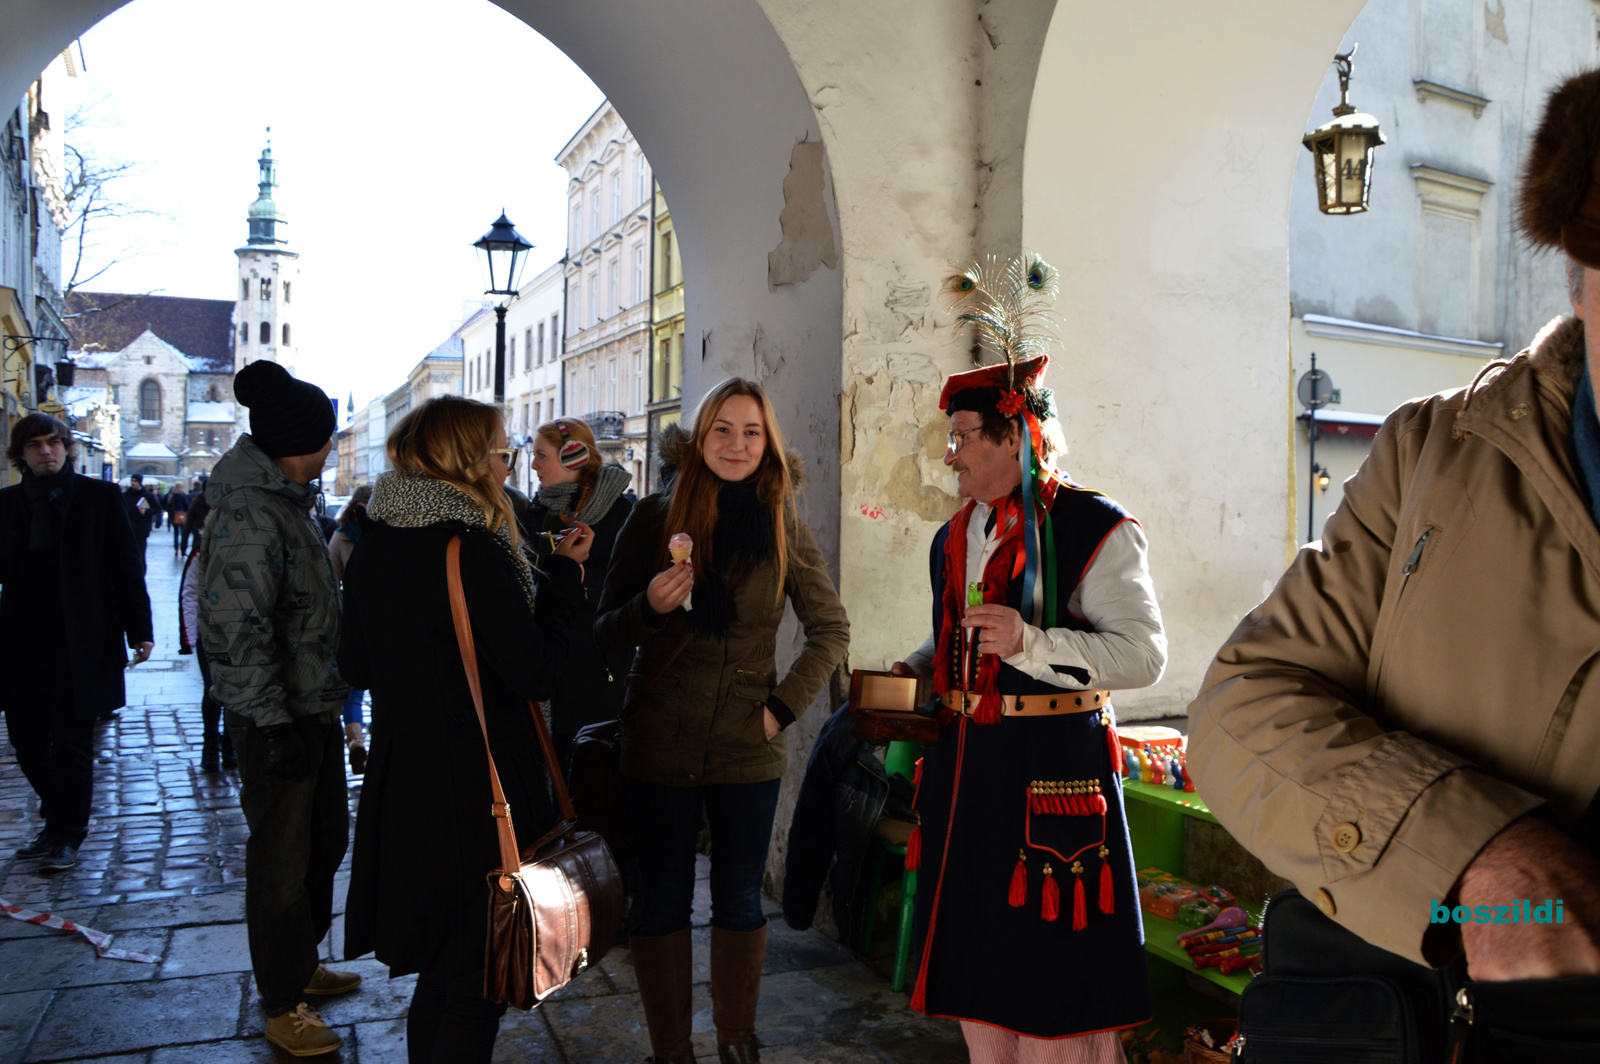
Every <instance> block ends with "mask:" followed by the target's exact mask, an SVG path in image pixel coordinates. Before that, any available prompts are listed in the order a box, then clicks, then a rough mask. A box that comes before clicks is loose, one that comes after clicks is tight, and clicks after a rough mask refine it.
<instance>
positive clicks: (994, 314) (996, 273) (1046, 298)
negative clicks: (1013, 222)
mask: <svg viewBox="0 0 1600 1064" xmlns="http://www.w3.org/2000/svg"><path fill="white" fill-rule="evenodd" d="M941 290H942V292H943V294H944V296H945V298H946V299H947V300H949V303H950V309H951V311H952V312H953V313H954V314H955V316H956V320H957V321H964V322H970V323H971V324H972V326H973V328H974V329H975V330H976V331H977V334H978V340H979V342H980V343H982V344H983V345H984V346H986V347H988V348H989V349H990V350H991V351H993V352H994V353H995V354H997V355H1000V356H1001V357H1002V358H1004V359H1005V360H1006V362H1007V363H1009V364H1010V365H1012V366H1015V365H1016V364H1017V363H1018V362H1023V361H1026V360H1028V359H1030V358H1033V357H1035V356H1037V355H1041V354H1044V353H1045V351H1046V350H1047V349H1048V348H1049V346H1050V344H1051V342H1052V341H1053V340H1054V339H1055V338H1056V336H1055V320H1054V316H1053V314H1052V311H1051V308H1052V305H1053V304H1054V302H1055V298H1056V295H1057V294H1058V292H1059V291H1060V287H1059V284H1058V277H1057V274H1056V270H1055V267H1053V266H1051V265H1050V264H1049V263H1047V262H1045V261H1044V260H1043V259H1041V258H1039V256H1037V255H1032V254H1027V253H1024V254H1022V255H1019V256H1017V257H1016V258H1012V259H1008V260H1006V261H1004V262H1002V261H1001V260H999V259H997V258H996V257H995V256H993V255H990V256H988V257H986V258H983V259H980V260H979V261H977V262H975V263H973V264H972V265H970V266H968V267H967V268H966V269H964V270H961V271H960V272H958V273H952V274H951V275H950V276H949V277H946V278H945V281H944V284H943V286H942V288H941Z"/></svg>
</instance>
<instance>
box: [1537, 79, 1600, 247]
mask: <svg viewBox="0 0 1600 1064" xmlns="http://www.w3.org/2000/svg"><path fill="white" fill-rule="evenodd" d="M1517 225H1518V227H1519V228H1520V229H1521V230H1522V232H1523V234H1524V235H1525V236H1527V237H1528V239H1529V240H1531V241H1532V242H1533V243H1534V244H1536V245H1538V246H1540V247H1547V248H1561V249H1563V250H1564V251H1566V253H1567V254H1568V255H1571V256H1572V257H1573V258H1575V259H1577V260H1578V261H1579V262H1581V263H1583V264H1584V265H1585V266H1588V267H1590V268H1591V269H1600V70H1591V71H1589V72H1588V73H1587V74H1579V75H1577V76H1576V77H1571V78H1568V79H1567V80H1566V81H1564V82H1562V83H1561V84H1560V85H1559V86H1557V88H1556V89H1555V91H1554V92H1552V93H1551V94H1550V99H1549V101H1548V102H1547V103H1546V104H1545V109H1544V118H1543V119H1542V120H1541V121H1540V123H1539V129H1538V131H1537V132H1535V133H1534V135H1533V146H1532V148H1530V149H1529V151H1528V159H1527V163H1526V164H1525V165H1524V167H1523V171H1522V188H1521V192H1520V195H1519V198H1518V201H1517Z"/></svg>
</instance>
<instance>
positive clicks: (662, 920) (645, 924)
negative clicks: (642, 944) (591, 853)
mask: <svg viewBox="0 0 1600 1064" xmlns="http://www.w3.org/2000/svg"><path fill="white" fill-rule="evenodd" d="M779 782H780V781H778V780H767V781H766V782H764V783H718V784H711V785H708V786H704V787H667V786H664V785H662V784H659V783H646V782H644V781H643V780H636V779H625V781H624V783H625V787H626V790H625V793H626V795H627V800H628V833H629V836H630V837H631V838H632V840H633V846H634V853H635V859H636V861H637V867H638V882H637V883H636V884H635V889H634V897H635V898H636V901H635V908H636V911H637V912H638V923H637V925H636V926H635V927H634V933H635V934H639V935H670V934H672V933H673V932H674V931H681V930H682V929H684V928H686V927H688V926H689V922H690V917H691V915H692V913H693V910H694V855H695V841H696V839H697V838H698V837H699V835H700V810H701V808H702V806H703V807H704V808H705V812H706V819H707V820H709V821H710V823H711V922H712V924H714V925H715V926H717V927H720V928H722V929H723V930H724V931H756V930H759V929H760V928H761V927H762V926H763V925H765V924H766V922H767V921H766V917H764V916H763V915H761V881H762V877H763V875H764V874H765V872H766V869H767V847H768V845H769V844H770V843H771V841H772V820H773V817H774V816H776V814H777V811H778V784H779Z"/></svg>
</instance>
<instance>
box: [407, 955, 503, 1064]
mask: <svg viewBox="0 0 1600 1064" xmlns="http://www.w3.org/2000/svg"><path fill="white" fill-rule="evenodd" d="M505 1011H506V1007H505V1005H503V1004H500V1003H498V1002H494V1001H486V1000H484V997H483V972H481V971H479V972H475V973H472V974H470V975H462V974H459V973H457V974H454V975H446V974H445V973H443V972H421V973H419V974H418V975H417V988H416V990H414V991H412V994H411V1011H410V1013H409V1014H408V1015H407V1017H406V1059H407V1061H409V1062H410V1064H458V1062H459V1064H488V1061H489V1058H490V1057H491V1056H493V1054H494V1040H495V1036H496V1035H498V1034H499V1033H500V1017H501V1016H504V1015H505Z"/></svg>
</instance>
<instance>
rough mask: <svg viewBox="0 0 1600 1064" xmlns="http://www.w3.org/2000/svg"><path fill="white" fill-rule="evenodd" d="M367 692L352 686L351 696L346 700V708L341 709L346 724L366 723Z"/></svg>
mask: <svg viewBox="0 0 1600 1064" xmlns="http://www.w3.org/2000/svg"><path fill="white" fill-rule="evenodd" d="M366 698H367V692H365V691H363V690H361V689H360V688H358V687H352V688H350V697H349V698H347V699H345V700H344V709H343V710H342V711H341V712H342V714H343V717H344V722H345V723H346V724H365V723H366V722H367V721H366V716H367V714H366V706H365V705H364V703H365V702H366Z"/></svg>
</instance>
